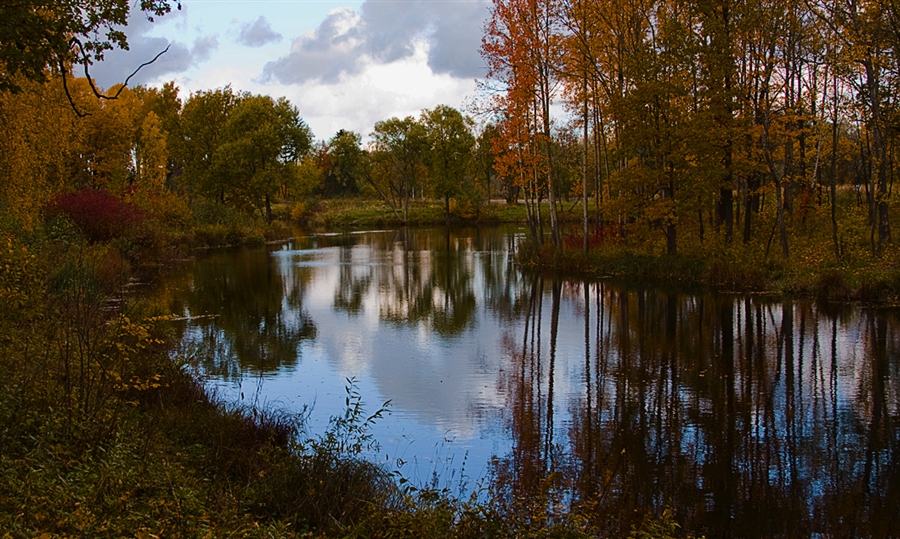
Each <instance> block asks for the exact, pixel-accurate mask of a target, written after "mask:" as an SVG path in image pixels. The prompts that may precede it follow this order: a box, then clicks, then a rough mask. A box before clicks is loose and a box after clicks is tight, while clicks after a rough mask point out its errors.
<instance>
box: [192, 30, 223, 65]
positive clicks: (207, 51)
mask: <svg viewBox="0 0 900 539" xmlns="http://www.w3.org/2000/svg"><path fill="white" fill-rule="evenodd" d="M218 48H219V38H217V37H216V36H200V37H198V38H197V39H195V40H194V46H193V48H191V53H192V54H193V55H194V59H195V60H196V61H198V62H205V61H206V60H209V57H210V56H211V55H212V53H213V52H214V51H215V50H216V49H218Z"/></svg>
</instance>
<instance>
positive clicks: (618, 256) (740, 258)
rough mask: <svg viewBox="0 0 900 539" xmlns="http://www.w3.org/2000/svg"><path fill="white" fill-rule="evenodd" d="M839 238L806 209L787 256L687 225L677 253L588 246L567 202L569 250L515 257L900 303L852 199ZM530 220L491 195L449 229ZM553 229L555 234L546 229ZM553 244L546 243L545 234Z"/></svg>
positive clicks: (579, 270)
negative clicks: (475, 211) (835, 239)
mask: <svg viewBox="0 0 900 539" xmlns="http://www.w3.org/2000/svg"><path fill="white" fill-rule="evenodd" d="M844 204H845V207H844V208H843V209H842V214H841V215H842V217H841V219H842V220H843V221H845V222H843V223H842V230H843V232H842V233H841V237H840V251H841V256H840V257H837V256H836V255H835V248H834V244H833V241H832V237H831V233H830V232H831V224H830V221H829V219H828V216H827V212H826V211H825V209H823V208H818V209H817V210H814V211H809V212H807V214H806V215H805V216H804V218H803V220H802V222H801V221H799V220H798V222H797V223H792V224H791V225H790V226H789V233H790V237H789V243H790V249H791V255H790V257H789V258H788V259H786V260H785V259H783V258H782V257H781V254H780V251H779V247H778V245H777V243H778V242H777V239H776V240H774V241H773V237H771V235H770V237H767V238H763V239H751V240H750V241H748V242H746V243H745V242H743V241H742V240H740V239H738V238H733V239H731V240H726V239H725V238H724V237H723V234H722V233H721V231H720V232H718V233H717V232H716V231H707V232H706V234H705V237H704V234H703V232H702V231H698V230H692V229H688V230H685V231H682V240H681V246H680V248H679V250H678V254H676V255H669V254H666V253H665V245H664V241H663V238H662V234H660V233H659V231H654V230H649V231H648V230H642V229H640V228H638V227H634V226H629V227H626V229H627V234H626V235H625V236H624V237H623V236H621V235H620V234H619V230H618V228H617V227H605V228H603V229H599V228H598V227H597V226H596V224H592V225H591V236H590V238H589V242H590V249H589V251H588V252H587V253H585V252H584V251H583V236H582V234H583V233H582V232H581V221H580V220H581V219H582V209H581V206H580V204H578V203H575V204H565V205H563V207H562V210H563V211H561V213H560V218H561V221H562V222H563V224H564V227H566V229H567V230H569V232H568V233H567V235H566V236H565V237H564V238H563V249H561V250H555V249H552V248H550V247H549V245H546V244H545V245H544V246H541V247H538V246H536V245H535V244H534V242H533V241H530V240H529V241H525V242H523V243H522V244H521V245H520V249H519V253H518V260H519V262H520V263H521V264H523V265H525V266H529V267H532V268H535V269H536V270H538V271H556V272H562V273H564V274H567V275H571V276H575V277H579V278H589V279H598V278H610V277H612V278H616V279H620V280H624V281H630V282H634V283H640V284H650V285H658V286H670V285H676V286H678V287H682V288H688V289H691V288H714V289H717V290H721V291H725V292H740V293H763V294H773V295H780V296H784V297H808V298H815V299H817V300H820V301H825V302H830V303H840V302H864V303H868V304H877V305H896V304H900V249H898V247H897V246H894V245H888V246H887V248H886V250H885V252H884V253H883V254H882V256H880V257H875V256H872V254H871V245H870V238H869V237H867V235H866V232H867V229H866V228H865V227H862V226H860V225H859V221H861V219H862V217H861V216H860V215H858V213H859V211H858V209H856V208H854V207H853V206H852V204H851V202H848V201H844ZM303 215H304V217H303V219H302V222H303V223H304V225H305V226H309V227H311V228H324V229H342V228H343V229H365V228H374V227H400V226H403V223H402V222H401V221H400V220H399V219H397V217H396V215H395V214H394V213H393V211H392V210H391V209H390V208H389V207H388V206H386V205H385V204H384V203H383V202H381V201H380V200H365V199H337V200H323V201H320V202H318V203H316V204H314V205H310V206H309V207H308V208H306V212H305V213H304V214H303ZM503 223H506V224H521V225H525V224H526V223H527V213H526V209H525V205H524V204H522V203H511V204H507V203H506V202H505V201H493V202H491V203H489V204H485V205H484V206H482V208H481V209H480V212H479V214H478V215H477V216H476V215H474V214H462V213H459V212H457V213H455V214H453V215H452V216H451V225H467V224H468V225H482V224H484V225H491V224H503ZM408 224H409V225H415V226H426V225H431V226H444V225H445V224H446V220H445V217H444V214H443V207H442V205H441V204H440V203H439V202H438V201H421V200H417V201H413V203H412V204H411V205H410V213H409V220H408ZM757 226H758V227H760V228H765V229H772V230H774V215H766V214H762V215H761V216H760V218H759V223H758V224H757ZM545 232H546V233H549V230H546V231H545ZM547 243H549V239H548V240H547Z"/></svg>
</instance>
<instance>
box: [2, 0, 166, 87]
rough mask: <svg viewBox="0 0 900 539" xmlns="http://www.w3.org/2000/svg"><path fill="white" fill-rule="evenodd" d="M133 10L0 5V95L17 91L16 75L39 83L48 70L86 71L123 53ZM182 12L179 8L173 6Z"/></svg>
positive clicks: (115, 0) (91, 4) (150, 7)
mask: <svg viewBox="0 0 900 539" xmlns="http://www.w3.org/2000/svg"><path fill="white" fill-rule="evenodd" d="M131 6H132V4H131V3H130V2H127V1H125V0H108V1H104V2H95V1H87V0H79V1H74V2H61V1H57V0H49V1H46V0H45V1H28V2H4V3H3V5H2V8H0V19H2V20H3V24H2V25H0V63H2V64H3V69H2V71H0V91H5V90H12V91H19V90H20V89H21V87H20V82H19V81H18V80H17V79H16V77H17V75H21V76H22V77H24V78H26V79H29V80H32V81H39V82H44V81H45V80H46V76H47V68H51V69H58V68H59V69H62V68H63V67H64V66H65V69H69V68H70V67H69V66H70V65H80V66H83V67H84V68H85V70H87V68H88V67H89V66H90V65H91V64H92V63H93V62H94V61H96V60H102V59H103V53H104V52H106V51H109V50H112V49H114V48H120V49H128V41H127V39H126V36H125V33H124V32H123V31H122V30H121V28H122V27H124V26H125V25H127V24H128V13H129V11H130V8H131ZM178 8H179V9H181V3H180V2H179V3H178ZM140 9H141V10H142V11H144V12H146V13H147V17H148V18H149V19H150V20H153V16H160V15H164V14H166V13H168V12H170V11H171V9H172V7H171V3H170V2H168V1H167V0H142V1H141V2H140Z"/></svg>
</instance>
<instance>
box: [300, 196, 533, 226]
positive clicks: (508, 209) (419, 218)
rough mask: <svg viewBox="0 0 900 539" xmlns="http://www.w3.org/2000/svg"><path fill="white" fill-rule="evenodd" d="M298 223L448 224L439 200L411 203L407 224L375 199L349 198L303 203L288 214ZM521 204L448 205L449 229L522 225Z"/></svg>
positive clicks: (322, 224)
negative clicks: (493, 225)
mask: <svg viewBox="0 0 900 539" xmlns="http://www.w3.org/2000/svg"><path fill="white" fill-rule="evenodd" d="M290 217H291V218H292V219H293V220H294V221H295V222H297V223H299V224H303V225H304V226H308V227H312V228H332V229H334V228H367V227H368V228H371V227H400V226H404V225H405V226H425V225H445V224H447V223H448V219H447V216H446V214H445V208H444V205H443V203H442V202H441V201H438V200H421V199H419V200H413V201H412V202H411V203H410V207H409V214H408V219H407V222H406V223H404V222H403V220H402V219H400V218H399V217H398V216H397V214H396V213H394V211H393V210H392V209H391V208H390V207H389V206H388V205H387V204H385V203H384V202H382V201H381V200H376V199H365V198H348V199H331V200H317V201H312V202H305V203H302V204H301V206H300V207H295V208H294V209H293V210H292V211H291V212H290ZM525 219H526V213H525V206H524V205H523V204H515V203H514V204H506V203H505V202H502V201H494V202H491V203H485V204H483V205H481V206H479V207H477V208H475V207H472V206H471V205H465V206H460V205H457V204H455V203H453V202H451V207H450V218H449V223H450V224H451V225H469V224H485V225H488V224H500V223H524V222H525Z"/></svg>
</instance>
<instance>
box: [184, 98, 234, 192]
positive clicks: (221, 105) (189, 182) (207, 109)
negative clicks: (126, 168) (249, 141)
mask: <svg viewBox="0 0 900 539" xmlns="http://www.w3.org/2000/svg"><path fill="white" fill-rule="evenodd" d="M240 99H241V96H240V95H239V94H235V93H234V91H233V90H232V89H231V86H225V87H224V88H217V89H215V90H207V91H202V92H197V93H195V94H191V96H190V98H189V99H188V101H187V103H185V104H184V109H183V110H182V113H181V132H180V135H181V139H180V140H179V143H178V144H176V145H174V146H173V147H171V148H170V152H171V153H172V154H173V155H174V156H175V161H176V162H177V163H179V164H180V167H181V169H182V170H183V171H184V174H183V176H182V180H181V182H180V183H181V187H182V188H183V189H184V190H185V191H187V194H188V196H194V195H203V196H209V197H214V198H216V199H217V200H218V201H219V202H222V203H224V202H225V189H224V186H223V185H221V182H220V181H219V179H218V178H217V177H216V175H215V174H214V173H213V169H212V166H213V156H214V154H215V152H216V149H217V148H218V146H219V143H220V138H221V133H222V130H223V129H224V127H225V123H226V122H227V121H228V116H229V114H230V113H231V110H232V109H233V108H234V107H235V106H237V104H238V102H239V101H240Z"/></svg>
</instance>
